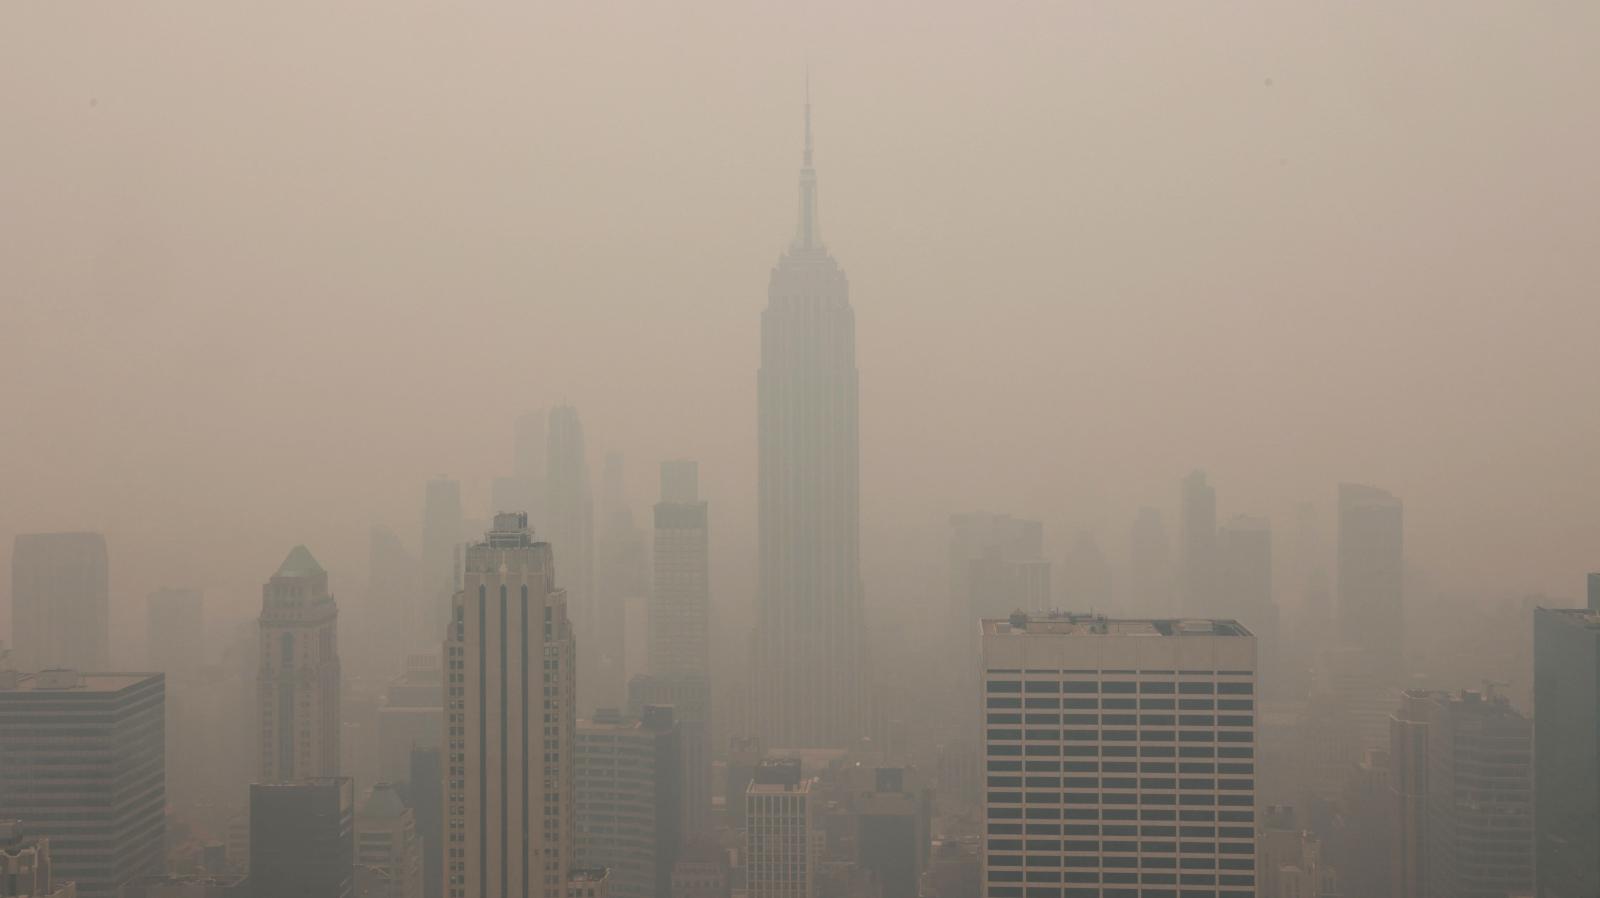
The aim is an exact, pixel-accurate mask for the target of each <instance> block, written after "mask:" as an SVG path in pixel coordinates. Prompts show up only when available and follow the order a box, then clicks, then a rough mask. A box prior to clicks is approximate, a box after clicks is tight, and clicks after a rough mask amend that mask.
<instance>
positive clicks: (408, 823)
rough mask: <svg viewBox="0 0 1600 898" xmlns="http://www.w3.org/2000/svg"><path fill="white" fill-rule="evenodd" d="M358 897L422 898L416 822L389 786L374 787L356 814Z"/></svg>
mask: <svg viewBox="0 0 1600 898" xmlns="http://www.w3.org/2000/svg"><path fill="white" fill-rule="evenodd" d="M356 896H357V898H422V846H421V843H420V842H419V841H418V838H417V820H416V815H415V814H414V813H413V812H412V810H411V809H410V808H408V807H406V805H405V802H404V801H402V800H401V799H400V793H399V792H398V791H397V790H396V789H395V787H394V786H393V785H391V784H389V783H378V784H377V785H375V786H373V787H372V791H371V792H370V793H369V794H368V795H367V798H366V800H365V801H363V802H362V803H361V809H360V810H359V811H357V812H356Z"/></svg>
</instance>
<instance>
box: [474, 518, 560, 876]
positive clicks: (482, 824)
mask: <svg viewBox="0 0 1600 898" xmlns="http://www.w3.org/2000/svg"><path fill="white" fill-rule="evenodd" d="M576 653H577V650H576V645H575V643H574V640H573V633H572V628H571V626H570V625H569V623H568V620H567V595H566V591H565V590H563V589H560V588H558V587H557V586H556V568H555V560H554V554H553V552H552V551H551V548H550V544H549V543H544V542H535V541H534V539H533V532H532V531H531V530H530V529H529V528H528V516H527V515H526V514H523V513H515V514H497V515H495V518H494V529H492V530H490V531H489V532H488V534H487V535H486V536H485V538H484V540H483V541H482V542H479V543H476V544H474V545H472V546H469V547H468V548H467V550H466V556H465V572H464V574H463V588H462V590H461V591H460V592H458V593H457V594H456V596H455V599H454V601H453V602H452V607H451V623H450V627H449V632H448V635H447V638H446V641H445V644H444V661H445V686H444V696H445V727H446V729H445V740H446V752H447V757H446V764H445V789H444V792H445V844H444V848H445V882H444V886H445V892H444V894H445V895H446V898H468V896H473V898H476V896H479V895H484V894H488V895H523V894H526V895H530V896H534V895H537V896H542V898H564V896H565V895H566V893H567V889H568V882H567V874H568V872H569V871H570V870H571V869H572V866H573V850H574V828H575V818H574V813H575V809H574V804H575V802H574V799H573V777H574V766H573V765H574V758H573V755H574V747H573V738H574V731H575V730H576V728H577V718H576V714H575V701H576V694H575V689H576V685H577V683H576V676H575V671H574V661H575V658H576ZM524 886H526V888H524Z"/></svg>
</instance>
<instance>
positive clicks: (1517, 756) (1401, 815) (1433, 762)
mask: <svg viewBox="0 0 1600 898" xmlns="http://www.w3.org/2000/svg"><path fill="white" fill-rule="evenodd" d="M1392 723H1393V727H1394V729H1393V732H1394V739H1393V748H1392V750H1391V752H1390V757H1391V763H1392V765H1393V770H1392V777H1391V780H1390V782H1391V787H1392V789H1393V791H1394V796H1395V808H1396V824H1395V833H1394V837H1393V844H1394V846H1395V850H1394V863H1393V867H1392V871H1393V875H1394V877H1395V880H1394V888H1393V890H1392V894H1393V895H1394V896H1395V898H1503V896H1506V895H1514V894H1520V893H1524V892H1526V891H1528V890H1529V889H1531V888H1532V887H1533V723H1532V721H1530V720H1528V718H1526V717H1524V716H1522V715H1521V714H1518V713H1517V712H1516V711H1515V710H1513V709H1512V708H1511V705H1510V703H1509V702H1507V701H1506V700H1505V699H1504V698H1500V697H1497V696H1493V695H1488V696H1485V695H1483V694H1481V693H1478V692H1472V691H1467V692H1463V693H1461V694H1459V695H1454V696H1452V695H1450V694H1448V693H1442V692H1428V691H1424V690H1407V691H1406V693H1405V695H1404V698H1403V699H1402V700H1401V706H1400V709H1399V711H1398V713H1396V714H1395V716H1394V718H1393V721H1392Z"/></svg>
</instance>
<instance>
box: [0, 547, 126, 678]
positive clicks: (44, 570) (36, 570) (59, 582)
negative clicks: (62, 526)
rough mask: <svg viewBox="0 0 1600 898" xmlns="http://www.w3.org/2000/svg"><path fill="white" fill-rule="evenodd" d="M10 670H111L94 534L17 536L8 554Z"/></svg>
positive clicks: (104, 571) (103, 564)
mask: <svg viewBox="0 0 1600 898" xmlns="http://www.w3.org/2000/svg"><path fill="white" fill-rule="evenodd" d="M11 640H12V643H13V645H12V659H11V661H12V664H14V665H15V666H16V667H17V669H18V670H23V671H28V672H35V671H40V670H45V669H47V668H52V667H64V668H73V669H75V670H80V671H83V672H85V673H92V672H97V671H104V670H109V669H110V667H111V605H110V564H109V562H108V560H107V557H106V539H105V537H104V536H101V535H100V534H98V533H23V534H20V535H18V536H17V538H16V542H15V543H13V544H12V551H11Z"/></svg>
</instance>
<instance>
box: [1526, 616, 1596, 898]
mask: <svg viewBox="0 0 1600 898" xmlns="http://www.w3.org/2000/svg"><path fill="white" fill-rule="evenodd" d="M1593 601H1594V600H1593V599H1591V602H1593ZM1533 706H1534V707H1533V712H1534V713H1533V727H1534V733H1533V745H1534V783H1535V788H1536V789H1537V794H1536V795H1535V796H1534V802H1533V806H1534V813H1535V819H1534V853H1535V858H1534V869H1535V878H1536V880H1537V882H1536V884H1535V890H1534V894H1535V895H1536V896H1538V898H1580V896H1587V895H1600V607H1595V606H1594V605H1591V607H1590V608H1588V609H1565V608H1540V609H1538V610H1536V611H1534V613H1533Z"/></svg>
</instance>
